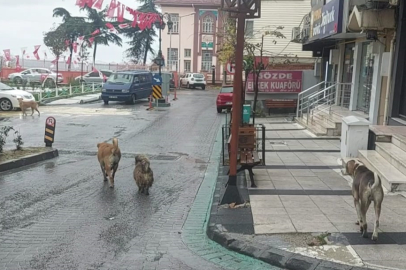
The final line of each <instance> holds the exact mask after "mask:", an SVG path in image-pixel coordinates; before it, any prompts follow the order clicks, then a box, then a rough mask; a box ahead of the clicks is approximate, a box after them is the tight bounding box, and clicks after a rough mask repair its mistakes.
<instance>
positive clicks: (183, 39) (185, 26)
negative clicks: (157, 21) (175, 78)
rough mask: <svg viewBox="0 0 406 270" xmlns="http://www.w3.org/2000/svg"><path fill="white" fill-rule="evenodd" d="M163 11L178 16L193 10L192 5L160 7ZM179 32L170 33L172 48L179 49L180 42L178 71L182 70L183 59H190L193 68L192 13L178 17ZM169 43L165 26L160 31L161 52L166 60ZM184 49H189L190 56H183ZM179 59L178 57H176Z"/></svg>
mask: <svg viewBox="0 0 406 270" xmlns="http://www.w3.org/2000/svg"><path fill="white" fill-rule="evenodd" d="M162 12H163V13H166V12H167V13H169V14H171V13H174V14H179V16H184V15H188V14H191V13H193V12H194V8H193V7H166V6H164V7H162ZM179 23H180V33H179V34H175V33H172V46H171V47H172V48H178V50H179V42H180V44H181V47H180V59H181V63H180V71H181V72H183V71H184V68H185V67H184V60H190V61H191V67H192V68H193V57H192V56H193V53H194V52H193V38H194V15H190V16H186V17H183V18H181V19H180V22H179ZM169 44H170V35H169V34H168V29H167V28H165V30H164V31H162V53H163V55H164V57H165V59H166V60H168V56H167V51H168V48H169ZM185 49H191V50H192V54H191V57H187V58H185V56H184V52H185ZM178 59H179V58H178Z"/></svg>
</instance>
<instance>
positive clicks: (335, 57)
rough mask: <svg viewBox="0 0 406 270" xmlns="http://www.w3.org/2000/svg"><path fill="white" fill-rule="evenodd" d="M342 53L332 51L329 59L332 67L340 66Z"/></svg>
mask: <svg viewBox="0 0 406 270" xmlns="http://www.w3.org/2000/svg"><path fill="white" fill-rule="evenodd" d="M339 56H340V51H339V50H336V49H334V50H330V58H329V63H330V65H338V63H339V62H340V61H339V60H340V57H339Z"/></svg>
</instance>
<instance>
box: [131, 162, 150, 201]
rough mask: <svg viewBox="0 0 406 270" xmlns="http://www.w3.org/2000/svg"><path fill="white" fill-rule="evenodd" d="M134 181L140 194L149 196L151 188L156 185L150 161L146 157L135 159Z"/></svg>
mask: <svg viewBox="0 0 406 270" xmlns="http://www.w3.org/2000/svg"><path fill="white" fill-rule="evenodd" d="M134 180H135V183H136V184H137V186H138V192H140V193H144V191H145V195H149V188H150V187H151V186H152V184H153V183H154V173H153V172H152V170H151V166H150V161H149V159H148V157H147V156H145V155H137V156H136V157H135V169H134Z"/></svg>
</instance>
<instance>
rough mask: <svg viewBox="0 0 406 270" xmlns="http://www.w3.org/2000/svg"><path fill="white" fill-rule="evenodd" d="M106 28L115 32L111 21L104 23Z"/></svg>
mask: <svg viewBox="0 0 406 270" xmlns="http://www.w3.org/2000/svg"><path fill="white" fill-rule="evenodd" d="M106 26H107V28H109V30H110V32H114V33H117V29H116V28H115V27H114V25H112V24H111V23H106Z"/></svg>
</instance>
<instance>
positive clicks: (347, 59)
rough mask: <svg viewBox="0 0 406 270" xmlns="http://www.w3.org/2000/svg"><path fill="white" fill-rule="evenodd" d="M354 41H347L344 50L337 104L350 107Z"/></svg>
mask: <svg viewBox="0 0 406 270" xmlns="http://www.w3.org/2000/svg"><path fill="white" fill-rule="evenodd" d="M354 49H355V43H348V44H346V45H345V50H344V65H343V74H342V78H341V82H342V87H340V88H339V104H340V105H341V106H342V107H345V108H347V109H348V108H349V107H350V99H351V84H352V73H353V69H354Z"/></svg>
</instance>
